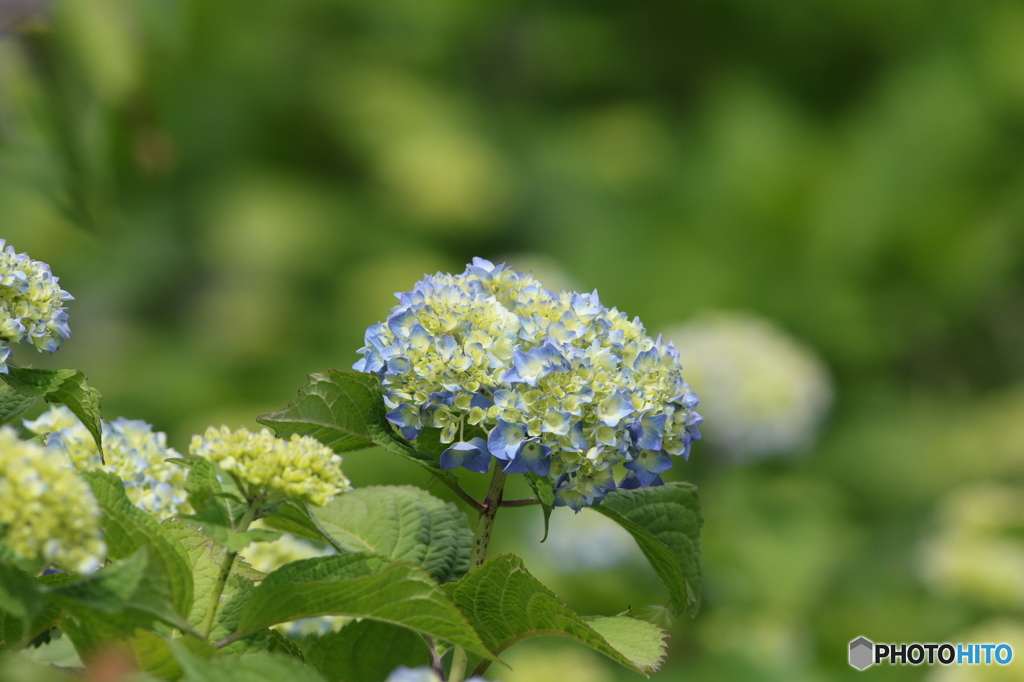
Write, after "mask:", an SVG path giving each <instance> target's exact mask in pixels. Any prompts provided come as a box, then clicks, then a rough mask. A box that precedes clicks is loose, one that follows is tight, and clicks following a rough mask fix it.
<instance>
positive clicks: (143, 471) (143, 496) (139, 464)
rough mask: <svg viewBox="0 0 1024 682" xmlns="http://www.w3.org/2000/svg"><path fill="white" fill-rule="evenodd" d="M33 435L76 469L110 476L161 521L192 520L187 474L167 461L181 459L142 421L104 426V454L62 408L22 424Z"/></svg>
mask: <svg viewBox="0 0 1024 682" xmlns="http://www.w3.org/2000/svg"><path fill="white" fill-rule="evenodd" d="M25 427H26V428H27V429H28V430H29V431H31V432H32V433H35V434H39V435H45V436H46V445H47V447H48V448H50V449H52V450H55V451H58V452H61V453H62V454H64V455H65V456H66V457H67V458H68V459H69V460H70V462H71V464H72V465H73V466H74V467H75V468H76V469H82V470H86V469H100V470H103V471H108V472H110V473H112V474H114V475H115V476H117V477H118V478H120V479H121V480H122V481H124V488H125V492H126V493H127V494H128V498H129V499H130V500H131V501H132V502H133V503H134V504H135V505H136V506H137V507H139V508H140V509H142V510H144V511H147V512H150V513H152V514H154V515H156V516H158V517H159V518H161V519H165V518H168V517H171V516H175V515H177V514H179V513H182V514H191V513H192V508H191V507H190V506H189V505H188V502H187V493H186V492H185V477H186V474H187V472H186V471H185V469H182V468H181V467H180V466H176V465H175V464H172V463H170V462H168V461H167V460H168V459H177V458H180V457H181V455H179V454H178V453H177V452H175V451H174V450H173V449H172V448H169V447H167V434H165V433H162V432H156V433H154V432H153V427H152V426H150V425H149V424H147V423H146V422H144V421H139V420H132V419H125V418H124V417H118V418H117V419H115V420H114V421H112V422H103V454H104V459H105V460H106V464H105V465H104V464H103V463H102V461H101V460H100V453H99V450H97V449H96V443H95V441H93V439H92V435H91V434H90V433H89V430H88V429H86V428H85V425H83V424H82V422H80V421H79V420H78V418H77V417H76V416H75V415H74V414H72V412H71V410H69V409H68V408H66V407H63V406H60V407H56V406H54V407H51V408H50V409H49V410H48V411H47V412H44V413H43V414H42V415H41V416H40V417H39V418H38V419H36V420H35V421H28V420H26V421H25Z"/></svg>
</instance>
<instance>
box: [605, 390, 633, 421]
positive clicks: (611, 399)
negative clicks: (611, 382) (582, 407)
mask: <svg viewBox="0 0 1024 682" xmlns="http://www.w3.org/2000/svg"><path fill="white" fill-rule="evenodd" d="M632 412H633V399H632V398H631V397H630V396H629V394H628V393H626V392H625V391H623V390H622V389H618V390H616V391H615V393H613V394H611V395H610V396H608V397H607V398H605V399H604V400H602V401H601V402H599V403H598V404H597V416H598V418H599V419H600V420H601V422H602V423H604V425H605V426H618V424H619V422H620V421H622V420H623V419H624V418H625V417H627V416H629V415H630V414H632Z"/></svg>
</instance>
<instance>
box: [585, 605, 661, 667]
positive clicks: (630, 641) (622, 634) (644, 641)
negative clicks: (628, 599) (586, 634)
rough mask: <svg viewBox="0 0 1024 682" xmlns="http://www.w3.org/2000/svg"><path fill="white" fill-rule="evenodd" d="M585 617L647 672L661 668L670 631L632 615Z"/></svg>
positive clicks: (610, 642) (609, 641) (619, 649)
mask: <svg viewBox="0 0 1024 682" xmlns="http://www.w3.org/2000/svg"><path fill="white" fill-rule="evenodd" d="M583 620H584V621H586V623H587V625H589V626H590V627H592V628H593V629H594V630H596V631H597V632H598V633H600V635H601V636H602V637H604V638H605V639H606V640H607V641H608V643H609V644H611V645H612V646H613V647H615V650H616V651H618V652H619V653H621V654H622V655H623V656H625V657H626V658H628V659H629V660H631V661H633V663H634V664H635V665H636V666H637V667H638V668H642V669H643V670H644V671H646V672H657V670H658V669H659V668H661V664H662V663H663V662H664V660H665V651H666V649H667V647H666V644H665V639H666V638H667V637H668V633H667V632H665V631H664V630H662V629H661V628H660V627H658V626H657V625H655V624H654V623H648V622H647V621H646V620H640V619H639V618H633V617H631V616H616V617H614V618H609V617H607V616H590V617H584V618H583Z"/></svg>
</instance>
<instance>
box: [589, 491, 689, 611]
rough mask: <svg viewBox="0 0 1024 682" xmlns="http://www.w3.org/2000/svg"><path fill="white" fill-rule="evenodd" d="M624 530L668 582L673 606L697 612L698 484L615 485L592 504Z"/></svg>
mask: <svg viewBox="0 0 1024 682" xmlns="http://www.w3.org/2000/svg"><path fill="white" fill-rule="evenodd" d="M592 509H593V510H594V511H596V512H599V513H601V514H604V515H605V516H607V517H608V518H610V519H612V520H613V521H615V522H616V523H618V524H619V525H620V526H622V527H623V528H625V529H626V530H627V531H629V534H630V535H632V536H633V538H634V539H635V540H636V542H637V544H638V545H639V546H640V549H641V550H642V551H643V553H644V555H645V556H646V557H647V560H648V561H649V562H650V563H651V566H653V567H654V570H655V572H656V573H657V574H658V577H660V578H661V580H662V582H663V583H665V586H666V587H667V588H668V593H669V596H670V597H671V599H672V610H673V612H674V613H675V614H677V615H678V614H681V613H683V612H684V611H686V610H687V609H689V610H690V611H692V612H696V610H697V608H698V607H699V606H700V582H701V569H700V528H701V525H702V524H703V523H704V519H703V517H702V516H701V514H700V501H699V499H698V497H697V488H696V486H693V485H691V484H689V483H667V484H665V485H663V486H657V487H653V488H642V489H636V490H617V491H615V492H612V493H609V494H608V495H607V496H606V497H605V498H604V501H603V502H602V503H601V504H599V505H597V506H595V507H592Z"/></svg>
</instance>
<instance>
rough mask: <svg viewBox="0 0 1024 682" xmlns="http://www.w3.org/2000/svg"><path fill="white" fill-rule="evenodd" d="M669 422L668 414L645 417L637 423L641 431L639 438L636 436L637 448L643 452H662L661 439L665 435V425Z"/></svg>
mask: <svg viewBox="0 0 1024 682" xmlns="http://www.w3.org/2000/svg"><path fill="white" fill-rule="evenodd" d="M667 421H668V415H667V414H664V413H663V414H648V415H644V416H643V417H641V418H640V419H639V421H638V422H637V423H638V425H639V427H640V429H639V434H638V436H634V438H635V440H636V446H637V447H638V448H640V449H641V450H661V439H662V436H663V435H664V434H665V423H666V422H667Z"/></svg>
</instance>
